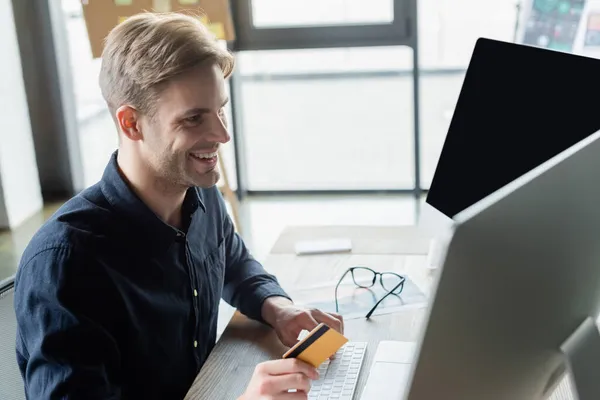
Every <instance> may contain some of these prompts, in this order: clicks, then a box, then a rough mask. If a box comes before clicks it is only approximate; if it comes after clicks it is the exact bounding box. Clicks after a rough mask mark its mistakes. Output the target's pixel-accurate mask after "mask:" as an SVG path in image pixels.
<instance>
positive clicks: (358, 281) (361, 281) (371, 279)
mask: <svg viewBox="0 0 600 400" xmlns="http://www.w3.org/2000/svg"><path fill="white" fill-rule="evenodd" d="M352 279H354V284H355V285H356V286H360V287H371V286H373V284H374V283H375V273H374V272H373V271H371V270H370V269H368V268H361V267H358V268H354V269H353V270H352Z"/></svg>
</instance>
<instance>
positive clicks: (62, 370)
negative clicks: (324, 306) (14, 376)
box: [15, 153, 288, 400]
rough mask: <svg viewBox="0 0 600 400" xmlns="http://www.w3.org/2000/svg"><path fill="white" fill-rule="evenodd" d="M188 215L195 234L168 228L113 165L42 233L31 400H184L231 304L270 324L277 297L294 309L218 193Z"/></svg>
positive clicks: (33, 264)
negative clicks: (222, 309) (266, 307)
mask: <svg viewBox="0 0 600 400" xmlns="http://www.w3.org/2000/svg"><path fill="white" fill-rule="evenodd" d="M182 215H183V217H184V218H183V220H184V221H189V223H188V224H184V225H186V229H182V230H179V229H175V228H174V227H172V226H169V225H167V224H165V223H164V222H162V220H160V219H159V218H158V217H157V216H156V215H155V214H154V213H153V212H152V211H151V210H150V209H149V208H148V207H147V206H146V205H145V204H144V203H143V202H142V201H141V200H140V199H139V198H138V197H137V196H136V195H135V194H134V192H133V191H132V190H131V189H130V188H129V187H128V185H127V183H126V181H125V180H124V179H123V177H122V176H121V174H120V171H119V169H118V166H117V161H116V153H115V154H113V156H112V158H111V160H110V163H109V164H108V166H107V168H106V170H105V172H104V175H103V177H102V179H101V181H100V182H99V183H97V184H96V185H94V186H92V187H90V188H88V189H86V190H84V191H83V192H81V193H80V194H78V195H77V196H75V197H74V198H72V199H71V200H69V201H68V202H67V203H66V204H64V205H63V206H62V207H61V208H60V209H59V210H58V211H57V212H56V213H55V214H54V215H53V216H52V217H51V218H50V219H49V220H48V221H47V223H45V224H44V225H43V227H42V228H41V229H40V230H39V231H38V232H37V233H36V235H35V236H34V237H33V239H32V240H31V242H30V243H29V245H28V247H27V249H26V250H25V252H24V254H23V256H22V259H21V263H20V266H19V269H18V272H17V275H16V279H15V311H16V317H17V320H18V332H17V333H18V335H17V343H16V350H17V360H18V363H19V366H20V369H21V373H22V376H23V379H24V383H25V391H26V393H27V397H28V398H29V399H32V400H33V399H35V400H38V399H70V400H75V399H86V400H93V399H133V398H136V399H137V398H139V399H182V398H183V397H184V396H185V394H186V392H187V390H188V389H189V387H190V386H191V384H192V382H193V380H194V378H195V377H196V375H197V373H198V372H199V370H200V368H201V366H202V365H203V363H204V362H205V360H206V358H207V356H208V355H209V353H210V351H211V350H212V349H213V347H214V344H215V341H216V334H217V332H216V330H217V314H218V307H219V301H220V299H221V298H223V299H225V300H226V301H227V302H228V303H229V304H231V305H232V306H234V307H237V308H238V309H239V310H240V311H241V312H242V313H243V314H245V315H247V316H249V317H250V318H253V319H256V320H259V321H261V306H262V303H263V301H264V300H265V299H266V298H267V297H269V296H284V297H288V296H287V295H286V293H285V292H284V291H283V290H282V289H281V287H280V286H279V285H278V283H277V280H276V279H275V277H273V276H271V275H269V274H267V273H266V272H265V270H264V269H263V267H262V266H261V265H260V264H259V263H258V262H257V261H256V260H254V259H253V258H252V256H251V255H250V253H249V252H248V250H247V248H246V247H245V245H244V243H243V241H242V239H241V238H240V237H239V236H238V235H237V234H236V233H235V231H234V227H233V224H232V222H231V220H230V218H229V216H228V214H227V211H226V208H225V204H224V201H223V198H222V197H221V194H220V192H219V190H218V189H217V188H216V187H213V188H210V189H199V188H191V189H189V190H188V193H187V196H186V199H185V201H184V205H183V211H182Z"/></svg>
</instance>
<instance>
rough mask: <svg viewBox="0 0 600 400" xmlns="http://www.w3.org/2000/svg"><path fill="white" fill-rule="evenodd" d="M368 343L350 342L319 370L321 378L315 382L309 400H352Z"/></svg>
mask: <svg viewBox="0 0 600 400" xmlns="http://www.w3.org/2000/svg"><path fill="white" fill-rule="evenodd" d="M366 350H367V343H366V342H348V343H346V344H345V345H344V346H342V347H341V348H340V349H339V350H338V351H337V353H336V357H335V359H333V360H327V361H325V362H324V363H323V364H321V365H320V366H319V368H318V370H319V374H320V377H319V379H318V380H316V381H313V383H312V387H311V389H310V392H308V399H309V400H324V399H327V400H329V399H335V400H352V398H353V396H354V391H355V390H356V383H357V382H358V377H359V374H360V370H361V368H362V364H363V359H364V356H365V351H366Z"/></svg>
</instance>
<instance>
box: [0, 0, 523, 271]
mask: <svg viewBox="0 0 600 400" xmlns="http://www.w3.org/2000/svg"><path fill="white" fill-rule="evenodd" d="M206 1H209V0H206ZM249 1H251V4H250V5H251V7H252V11H253V16H254V20H253V24H254V27H255V28H261V27H272V26H277V27H284V28H285V27H315V29H316V28H318V27H321V26H340V25H341V26H348V27H349V29H352V28H353V27H357V26H358V27H359V26H361V25H364V24H390V23H391V22H393V20H394V3H395V2H394V0H368V1H367V0H249ZM29 3H31V4H34V2H33V0H13V1H10V0H0V18H2V20H1V21H0V22H2V23H0V30H2V31H3V33H4V34H3V35H2V36H0V37H2V39H0V43H1V44H0V51H3V54H2V57H3V59H4V60H10V61H11V62H9V63H8V65H6V63H4V62H3V63H2V64H1V65H2V66H0V71H1V70H5V74H4V76H3V77H2V80H3V81H4V83H3V84H2V92H1V94H0V96H1V97H0V104H1V105H2V107H1V108H0V114H4V115H5V116H9V117H10V118H8V119H7V118H4V117H3V118H2V119H0V121H1V120H4V121H3V123H2V129H0V132H1V134H2V135H4V136H3V139H2V142H0V169H1V170H2V171H1V172H2V193H3V199H2V200H3V201H4V203H5V204H4V209H5V211H4V213H5V214H6V215H5V217H6V218H5V220H6V221H5V224H4V225H5V229H4V231H3V233H2V234H1V236H0V280H1V279H3V278H5V277H7V276H9V275H12V274H13V273H14V269H15V267H16V264H17V262H18V259H19V257H20V253H21V251H22V249H23V247H24V246H25V245H26V244H27V241H28V240H29V238H30V237H31V235H32V234H33V233H34V232H35V230H36V229H37V228H38V227H39V225H40V224H41V223H43V221H44V220H45V219H46V218H47V217H48V216H49V215H50V214H51V213H52V212H53V211H54V210H55V209H56V207H58V206H59V205H60V204H61V202H62V201H64V200H65V199H66V198H67V197H68V196H69V193H68V190H66V191H65V190H62V189H64V186H65V184H64V182H65V180H66V181H67V184H66V186H69V187H71V188H74V191H75V192H77V191H78V190H81V189H83V188H85V187H88V186H90V185H92V184H94V183H95V182H96V181H98V180H99V179H100V177H101V175H102V172H103V170H104V167H105V165H106V163H107V161H108V158H109V156H110V154H111V153H112V152H113V151H114V150H115V148H116V145H117V134H116V131H115V128H114V126H113V123H112V120H111V117H110V115H109V113H108V111H107V109H106V106H105V104H104V101H103V99H102V96H101V94H100V89H99V87H98V83H97V78H98V72H99V68H100V61H101V60H100V59H94V58H93V57H92V53H91V49H90V43H89V40H88V33H87V30H86V25H85V20H84V15H83V11H82V4H81V0H45V1H41V2H38V1H37V0H36V1H35V3H36V6H35V7H31V8H30V7H29V6H31V4H29ZM42 3H44V4H45V5H44V6H40V4H42ZM396 3H400V2H396ZM417 5H418V13H417V15H418V20H417V22H418V24H417V27H418V28H417V35H416V36H415V38H414V39H416V40H415V41H414V43H416V44H417V50H418V71H417V72H418V89H419V90H418V103H417V105H418V110H419V121H418V122H419V124H418V131H415V128H416V125H415V120H414V117H415V112H414V111H415V99H416V98H415V91H414V87H413V82H414V78H415V77H416V75H415V71H414V70H413V55H414V54H413V49H412V48H411V47H410V46H400V45H393V44H392V45H383V44H386V43H383V42H382V44H381V45H373V46H351V47H347V46H343V47H341V46H338V47H336V46H333V47H332V46H331V44H330V43H328V42H327V40H328V38H327V37H323V38H322V39H323V41H324V42H323V45H322V46H318V45H316V46H313V48H310V49H302V48H298V47H301V45H302V43H301V42H302V39H301V38H299V39H298V43H295V42H294V38H288V39H286V40H287V43H288V44H289V48H287V49H285V48H283V49H277V50H243V51H239V52H236V57H237V70H236V74H235V76H234V78H233V81H232V82H231V85H232V89H233V92H234V93H233V95H234V99H233V100H234V101H233V102H232V103H230V104H232V105H233V109H232V108H230V109H229V114H230V116H229V118H230V119H232V120H233V121H234V126H233V127H232V131H233V132H232V133H233V137H234V141H232V142H231V143H229V144H227V145H226V146H225V149H224V154H223V155H224V161H225V165H226V169H227V173H228V176H229V178H230V181H231V186H232V187H233V189H235V190H238V194H239V196H240V198H241V202H240V207H241V210H240V212H241V222H242V225H243V235H244V237H245V238H246V240H247V241H248V243H249V245H250V246H251V247H252V249H253V252H254V253H255V255H256V256H257V257H258V258H259V259H261V258H262V257H263V256H264V255H265V254H266V253H267V252H268V251H269V248H270V246H271V245H272V243H273V241H274V240H275V239H276V238H277V236H278V234H279V233H280V232H281V230H282V229H283V228H284V227H285V226H288V225H299V224H310V225H331V224H335V225H401V224H414V223H415V222H416V219H417V213H418V202H419V201H420V199H421V198H422V196H423V194H424V193H425V192H426V190H427V188H428V185H429V184H430V182H431V179H432V176H433V173H434V170H435V166H436V163H437V159H438V156H439V153H440V150H441V147H442V145H443V141H444V137H445V135H446V132H447V129H448V125H449V122H450V119H451V117H452V113H453V108H454V105H455V103H456V100H457V97H458V94H459V91H460V88H461V85H462V80H463V78H464V74H465V70H466V68H467V66H468V63H469V58H470V55H471V51H472V49H473V46H474V44H475V41H476V39H477V38H478V37H482V36H483V37H488V38H495V39H500V40H505V41H513V40H514V37H515V26H516V22H517V15H518V8H517V1H516V0H489V1H481V0H419V1H418V2H417ZM311 29H312V28H311ZM407 29H409V28H407ZM236 33H237V34H238V35H239V32H236ZM19 45H20V47H19ZM40 46H43V51H42V52H41V53H40V51H39V49H40V48H41V47H40ZM316 47H322V48H316ZM42 53H43V54H42ZM13 60H14V62H13ZM49 61H51V62H49ZM48 62H49V64H50V65H46V64H45V63H48ZM21 72H22V74H21ZM21 75H22V81H20V79H21V78H20V76H21ZM7 77H8V78H9V79H7ZM45 80H49V81H45ZM19 82H21V83H24V84H19ZM61 115H62V116H63V117H64V118H62V117H61ZM48 118H49V119H52V121H53V123H52V124H50V125H49V126H51V127H52V131H51V132H50V128H45V127H47V125H46V124H45V122H44V121H46V119H48ZM7 121H8V122H7ZM11 121H12V122H11ZM44 135H47V136H44ZM47 138H51V139H47ZM21 140H22V141H23V143H24V144H18V143H16V142H17V141H21ZM45 140H49V142H45ZM32 143H34V144H32ZM65 160H67V161H68V162H66V161H65ZM11 163H12V164H11ZM53 163H54V164H53ZM13 164H14V165H13ZM61 171H62V172H61ZM65 171H66V172H65ZM53 174H54V175H53ZM38 176H39V179H38ZM65 177H66V178H65ZM53 179H54V180H53ZM61 179H62V181H61ZM48 182H59V184H56V186H57V187H58V189H57V190H53V189H52V184H48ZM61 182H62V184H60V183H61ZM45 188H46V189H47V190H45ZM32 193H33V194H32ZM36 193H40V194H39V195H36ZM9 203H10V204H9ZM19 207H21V208H22V210H21V211H19V210H18V209H19ZM14 210H17V211H14ZM11 213H12V214H16V215H17V216H16V217H14V218H12V220H11V218H9V217H10V215H8V214H11ZM19 213H20V214H19Z"/></svg>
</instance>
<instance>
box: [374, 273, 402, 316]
mask: <svg viewBox="0 0 600 400" xmlns="http://www.w3.org/2000/svg"><path fill="white" fill-rule="evenodd" d="M402 285H404V279H403V280H402V281H401V282H400V283H398V284H397V285H396V286H394V288H393V289H392V290H390V291H389V292H387V293H386V294H385V296H383V297H382V298H381V299H379V301H378V302H377V303H375V305H374V306H373V308H371V311H369V313H368V314H367V316H366V318H367V319H369V318H371V315H373V312H374V311H375V309H376V308H377V306H378V305H380V304H381V302H382V301H383V300H385V299H386V298H387V297H388V296H389V295H390V294H393V295H394V296H395V295H396V294H395V293H394V292H395V291H396V289H398V288H399V287H400V286H402Z"/></svg>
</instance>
